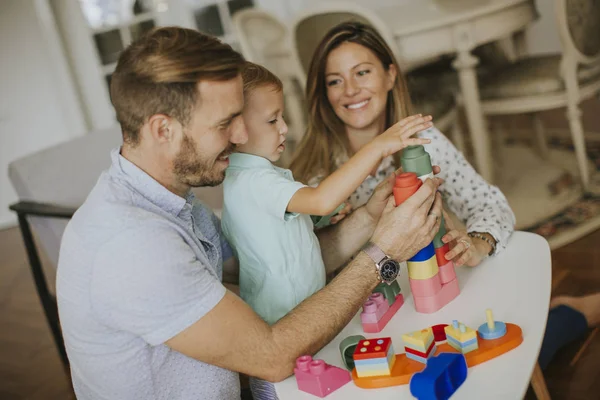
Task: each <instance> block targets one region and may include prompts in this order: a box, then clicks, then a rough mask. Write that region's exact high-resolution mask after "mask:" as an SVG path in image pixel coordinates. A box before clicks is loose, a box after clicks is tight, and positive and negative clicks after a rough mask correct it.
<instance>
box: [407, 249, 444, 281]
mask: <svg viewBox="0 0 600 400" xmlns="http://www.w3.org/2000/svg"><path fill="white" fill-rule="evenodd" d="M407 265H408V277H409V278H410V279H429V278H431V277H432V276H434V275H436V274H437V273H438V271H439V268H438V264H437V259H436V258H435V255H434V256H433V257H431V258H430V259H429V260H426V261H408V262H407Z"/></svg>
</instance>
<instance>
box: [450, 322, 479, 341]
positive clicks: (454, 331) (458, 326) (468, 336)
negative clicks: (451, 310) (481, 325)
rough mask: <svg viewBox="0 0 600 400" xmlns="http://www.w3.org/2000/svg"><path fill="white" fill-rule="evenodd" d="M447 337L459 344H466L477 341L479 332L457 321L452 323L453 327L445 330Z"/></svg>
mask: <svg viewBox="0 0 600 400" xmlns="http://www.w3.org/2000/svg"><path fill="white" fill-rule="evenodd" d="M444 331H445V332H446V337H447V338H448V340H450V338H452V339H454V340H456V341H457V342H459V343H461V344H462V343H465V342H468V341H470V340H473V339H477V332H476V331H475V330H474V329H471V328H469V327H468V326H466V325H465V324H462V323H460V322H458V321H456V320H454V321H452V325H448V326H447V327H445V328H444Z"/></svg>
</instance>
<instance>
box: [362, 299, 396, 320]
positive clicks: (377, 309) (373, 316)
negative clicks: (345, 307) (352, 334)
mask: <svg viewBox="0 0 600 400" xmlns="http://www.w3.org/2000/svg"><path fill="white" fill-rule="evenodd" d="M389 308H390V306H389V304H388V302H387V300H386V299H385V297H384V296H383V294H382V293H374V294H372V295H370V296H369V299H368V300H367V301H365V304H363V311H362V312H361V313H360V320H361V321H362V323H371V324H374V323H376V322H378V321H379V320H380V319H381V317H383V314H385V313H386V311H387V310H389Z"/></svg>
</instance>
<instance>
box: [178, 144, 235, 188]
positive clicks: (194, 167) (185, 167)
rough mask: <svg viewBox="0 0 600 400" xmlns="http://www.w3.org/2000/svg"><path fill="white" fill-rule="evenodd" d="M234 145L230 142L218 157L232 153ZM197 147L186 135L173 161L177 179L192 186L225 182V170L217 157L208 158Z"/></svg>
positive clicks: (215, 184)
mask: <svg viewBox="0 0 600 400" xmlns="http://www.w3.org/2000/svg"><path fill="white" fill-rule="evenodd" d="M234 147H235V146H234V145H233V144H229V146H228V147H227V148H226V149H225V150H224V151H223V152H222V153H221V154H219V155H218V156H217V157H221V156H223V155H229V154H231V153H232V152H233V150H234ZM196 149H197V147H196V142H195V141H194V139H192V138H191V137H189V136H188V135H185V136H184V137H183V142H182V143H181V148H180V149H179V153H177V156H176V157H175V161H173V172H174V173H175V176H177V179H178V180H179V181H180V182H182V183H185V184H186V185H189V186H191V187H201V186H217V185H220V184H221V183H223V180H224V179H225V170H224V169H223V170H221V169H218V168H217V166H216V159H215V160H211V159H208V157H206V156H203V155H202V154H200V153H199V152H198V151H197V150H196Z"/></svg>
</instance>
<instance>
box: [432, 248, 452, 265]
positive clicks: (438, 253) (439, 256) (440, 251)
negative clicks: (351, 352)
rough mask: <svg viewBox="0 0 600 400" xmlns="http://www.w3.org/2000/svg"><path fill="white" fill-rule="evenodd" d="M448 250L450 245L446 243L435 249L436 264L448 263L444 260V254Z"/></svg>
mask: <svg viewBox="0 0 600 400" xmlns="http://www.w3.org/2000/svg"><path fill="white" fill-rule="evenodd" d="M449 251H450V245H449V244H448V243H446V244H445V245H443V246H442V247H438V248H437V249H435V259H436V260H437V263H438V266H439V265H445V264H448V260H446V257H445V255H446V253H447V252H449Z"/></svg>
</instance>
